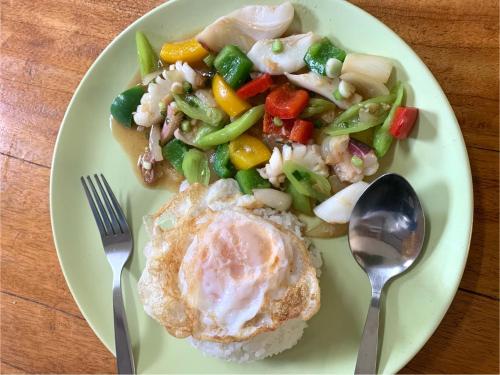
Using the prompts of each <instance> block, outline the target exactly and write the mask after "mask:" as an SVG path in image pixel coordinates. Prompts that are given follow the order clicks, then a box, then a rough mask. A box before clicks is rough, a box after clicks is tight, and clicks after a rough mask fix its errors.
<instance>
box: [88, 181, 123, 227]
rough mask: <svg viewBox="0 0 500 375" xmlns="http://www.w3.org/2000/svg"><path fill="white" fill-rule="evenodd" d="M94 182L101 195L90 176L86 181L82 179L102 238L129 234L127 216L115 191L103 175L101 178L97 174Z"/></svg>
mask: <svg viewBox="0 0 500 375" xmlns="http://www.w3.org/2000/svg"><path fill="white" fill-rule="evenodd" d="M94 180H95V182H96V184H97V186H98V188H99V191H100V194H99V193H98V192H97V189H96V188H95V185H94V182H93V181H92V178H91V177H90V176H87V179H86V181H85V178H84V177H83V176H82V177H80V181H81V182H82V185H83V189H84V190H85V194H86V195H87V199H88V201H89V204H90V208H91V210H92V213H93V214H94V218H95V221H96V223H97V227H98V228H99V232H100V233H101V236H102V237H105V236H111V235H114V234H120V233H122V234H123V233H127V232H129V227H128V225H127V221H126V219H125V215H124V214H123V211H122V209H121V207H120V204H119V203H118V201H117V200H116V197H115V195H114V194H113V191H112V190H111V188H110V187H109V184H108V182H107V181H106V178H104V176H103V175H102V174H100V177H99V176H98V175H97V174H94ZM101 180H102V183H101ZM103 185H104V187H103ZM89 186H90V189H89ZM103 201H104V204H103ZM104 206H106V207H104Z"/></svg>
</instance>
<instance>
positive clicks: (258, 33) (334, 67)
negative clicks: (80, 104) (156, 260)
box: [111, 2, 418, 233]
mask: <svg viewBox="0 0 500 375" xmlns="http://www.w3.org/2000/svg"><path fill="white" fill-rule="evenodd" d="M293 18H294V9H293V6H292V5H291V4H290V3H289V2H286V3H283V4H281V5H279V6H265V5H255V6H247V7H244V8H241V9H238V10H236V11H234V12H232V13H230V14H228V15H227V16H224V17H221V18H219V19H218V20H217V21H215V22H214V23H213V24H211V25H209V26H207V27H206V28H205V29H204V30H203V31H201V32H200V33H199V34H198V35H196V36H195V37H194V38H191V39H187V40H181V41H167V42H165V43H164V44H163V46H161V49H159V50H155V48H154V47H153V45H152V44H151V43H150V41H149V40H148V38H147V35H146V34H145V33H143V32H140V31H139V32H137V33H136V47H137V55H138V65H139V71H140V74H141V82H140V83H139V84H137V85H135V86H133V87H131V88H129V89H127V90H125V91H124V92H122V93H121V94H119V95H118V96H117V97H116V98H115V100H114V101H113V103H112V104H111V114H112V116H113V118H114V119H115V120H116V121H117V122H119V123H120V124H121V125H123V126H124V127H128V128H130V129H129V130H128V131H141V132H144V133H145V135H146V137H147V139H148V141H147V142H148V147H147V148H146V149H145V150H144V153H142V154H141V155H140V156H139V160H138V164H137V168H139V170H140V171H141V176H142V178H143V180H144V183H146V184H154V183H155V182H156V181H158V180H159V179H161V178H164V177H165V176H164V172H162V170H161V168H159V166H160V165H162V164H165V163H168V164H170V165H171V166H172V167H173V168H171V169H170V170H171V172H170V173H176V174H180V175H182V176H183V178H184V179H185V180H186V181H187V182H186V183H189V184H193V183H201V184H209V183H211V182H213V181H215V180H216V179H220V178H234V179H235V180H236V181H237V182H238V184H239V186H240V188H241V191H242V192H243V193H245V194H254V193H255V197H256V199H257V200H261V201H263V202H266V204H267V205H270V206H273V204H274V205H275V206H276V207H274V208H276V209H282V210H287V209H292V210H294V211H295V212H299V213H302V214H305V215H310V216H313V215H315V216H316V217H317V218H319V219H321V220H320V221H321V222H327V223H335V224H342V223H346V222H347V221H348V220H349V214H350V211H349V207H350V206H349V205H350V203H349V202H355V201H356V199H357V197H359V195H360V194H361V193H362V192H363V190H364V188H365V187H366V186H367V184H366V183H365V182H363V179H364V178H365V177H366V176H371V175H374V174H375V173H377V171H378V169H379V160H380V159H381V158H383V157H384V155H386V154H387V152H388V151H389V149H390V147H391V145H392V144H393V143H394V142H396V141H400V140H401V141H404V140H405V139H406V138H408V137H409V136H410V134H411V131H412V128H413V126H414V124H415V122H416V119H417V114H418V110H417V109H416V108H412V107H407V106H405V83H404V82H400V81H396V80H395V79H394V77H395V76H396V72H393V70H394V65H393V61H392V60H391V59H389V58H387V57H382V56H376V55H368V54H363V53H357V52H351V51H349V50H348V49H347V48H344V46H341V45H338V44H337V43H336V42H334V40H333V39H331V38H330V36H329V35H317V34H316V33H314V32H311V31H309V32H306V33H303V34H291V35H290V34H289V33H287V30H288V29H289V26H290V24H291V22H292V19H293ZM346 47H347V46H346ZM273 202H275V203H273ZM352 204H354V203H352ZM350 209H352V207H350ZM319 219H316V220H319ZM344 227H345V225H344ZM333 232H335V230H334V231H333ZM335 233H336V232H335Z"/></svg>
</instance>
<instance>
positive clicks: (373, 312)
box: [354, 290, 380, 374]
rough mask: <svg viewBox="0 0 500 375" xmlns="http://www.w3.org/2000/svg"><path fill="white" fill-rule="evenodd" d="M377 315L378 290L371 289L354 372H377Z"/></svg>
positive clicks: (378, 307) (378, 303)
mask: <svg viewBox="0 0 500 375" xmlns="http://www.w3.org/2000/svg"><path fill="white" fill-rule="evenodd" d="M379 315H380V291H379V290H372V299H371V302H370V308H369V309H368V316H367V317H366V323H365V328H364V330H363V337H362V339H361V345H360V346H359V351H358V359H357V360H356V369H355V370H354V373H355V374H375V373H376V372H377V353H378V325H379Z"/></svg>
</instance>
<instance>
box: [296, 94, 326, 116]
mask: <svg viewBox="0 0 500 375" xmlns="http://www.w3.org/2000/svg"><path fill="white" fill-rule="evenodd" d="M333 109H335V104H333V103H332V102H331V101H329V100H325V99H321V98H311V99H309V102H308V103H307V106H306V107H305V108H304V110H303V111H302V112H301V114H300V117H301V118H308V117H312V116H316V115H319V114H321V113H323V112H326V111H331V110H333Z"/></svg>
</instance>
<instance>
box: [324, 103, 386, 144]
mask: <svg viewBox="0 0 500 375" xmlns="http://www.w3.org/2000/svg"><path fill="white" fill-rule="evenodd" d="M394 99H395V95H393V94H391V95H386V96H378V97H376V98H371V99H368V100H365V101H364V102H361V103H358V104H354V105H353V106H351V107H349V108H348V109H347V110H346V111H344V112H343V113H342V114H341V115H340V116H338V117H337V118H336V119H335V120H334V121H333V123H332V124H331V125H329V126H328V128H327V129H326V133H327V134H328V135H332V136H337V135H344V134H350V133H356V132H361V131H364V130H366V129H369V128H371V127H374V126H377V125H380V124H381V123H382V122H384V119H385V118H386V117H387V113H388V112H387V111H385V112H381V113H380V115H379V116H378V117H374V118H373V119H372V120H371V121H366V122H362V121H361V120H360V118H359V111H360V110H361V109H362V108H365V106H369V105H370V104H390V103H393V101H394ZM382 108H383V107H382Z"/></svg>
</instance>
